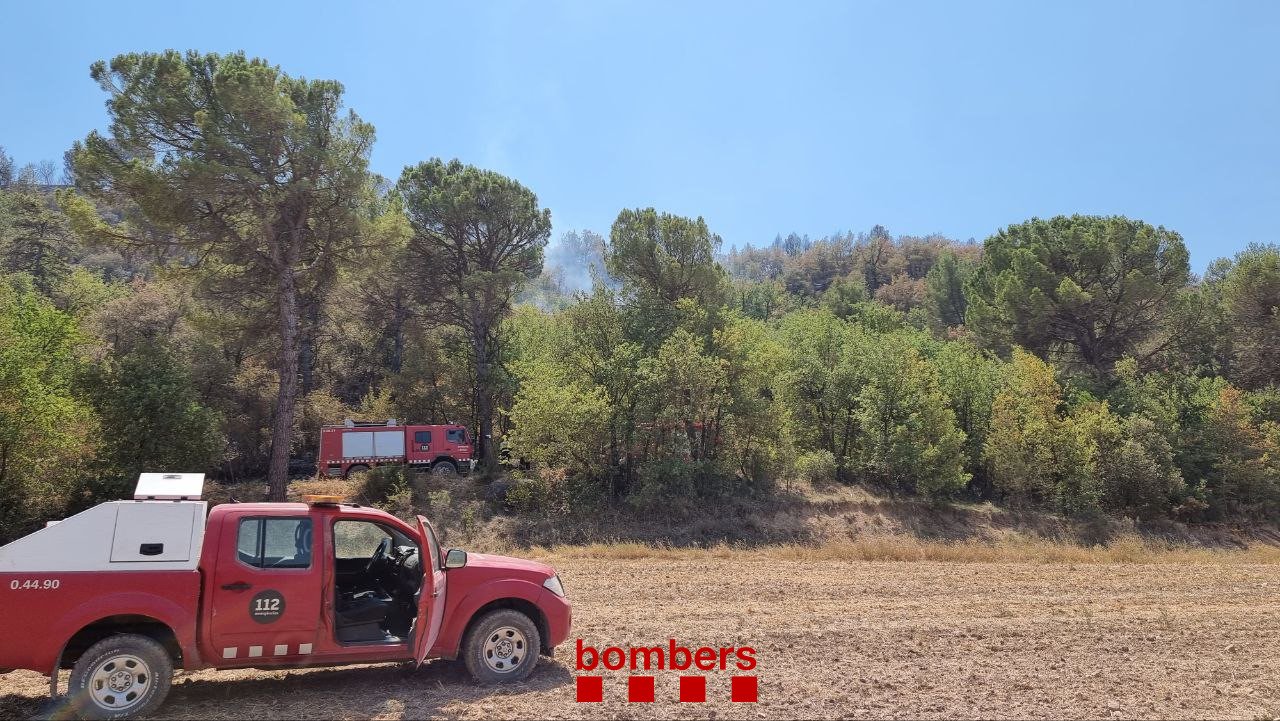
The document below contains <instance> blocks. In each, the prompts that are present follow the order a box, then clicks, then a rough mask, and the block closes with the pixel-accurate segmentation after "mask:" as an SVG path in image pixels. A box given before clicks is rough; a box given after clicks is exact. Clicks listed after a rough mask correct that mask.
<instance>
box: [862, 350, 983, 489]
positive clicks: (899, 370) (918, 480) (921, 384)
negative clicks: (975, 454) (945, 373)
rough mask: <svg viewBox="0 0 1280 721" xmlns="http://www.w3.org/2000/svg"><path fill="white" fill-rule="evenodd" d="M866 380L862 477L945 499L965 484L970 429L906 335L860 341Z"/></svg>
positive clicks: (891, 486) (967, 475)
mask: <svg viewBox="0 0 1280 721" xmlns="http://www.w3.org/2000/svg"><path fill="white" fill-rule="evenodd" d="M860 345H861V349H862V351H863V357H862V359H861V361H862V362H861V364H860V365H861V369H862V372H863V373H864V374H865V378H866V381H865V383H864V385H863V386H862V389H861V391H860V392H859V394H858V397H857V406H858V409H859V410H858V413H857V415H856V422H857V425H858V428H859V431H860V433H859V439H858V444H857V445H858V464H859V472H860V475H861V476H862V478H863V479H865V480H868V481H870V482H872V483H875V484H878V485H881V486H883V487H885V488H888V489H889V490H890V491H891V492H895V493H918V494H920V495H923V496H927V497H930V498H946V497H948V496H951V495H954V494H955V493H956V492H957V491H959V490H960V489H962V488H964V486H965V484H966V483H967V482H968V481H969V478H970V475H969V473H967V472H965V470H964V452H963V450H964V441H965V435H964V432H963V431H961V430H960V429H959V428H957V427H956V422H955V413H954V412H953V411H952V410H951V409H950V408H949V407H948V404H947V397H946V395H945V394H943V392H942V390H941V389H940V388H939V384H938V372H937V369H936V367H934V366H933V365H932V364H931V363H930V362H929V361H928V360H926V359H925V358H924V357H923V356H921V355H920V352H919V351H918V350H917V349H916V347H915V346H914V344H912V343H911V339H910V338H909V337H907V336H904V335H902V334H894V335H889V336H882V337H880V338H876V339H874V340H871V341H864V342H863V343H861V344H860Z"/></svg>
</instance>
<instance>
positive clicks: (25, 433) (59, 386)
mask: <svg viewBox="0 0 1280 721" xmlns="http://www.w3.org/2000/svg"><path fill="white" fill-rule="evenodd" d="M23 278H24V277H23V276H18V278H17V279H16V280H9V281H6V282H0V539H11V538H13V537H15V536H18V535H21V534H22V533H25V532H28V531H30V530H33V527H34V526H36V525H38V524H39V523H40V522H42V521H43V520H46V519H49V518H55V517H59V515H60V514H61V513H62V512H63V511H64V510H65V509H66V508H67V507H68V506H71V505H73V504H76V503H78V502H79V500H80V499H79V494H80V492H81V490H82V482H83V480H84V478H85V473H86V470H87V469H86V467H85V466H86V461H87V459H89V458H90V457H91V456H92V453H93V450H94V445H95V442H96V439H97V422H96V419H95V418H94V415H93V411H92V409H91V408H89V407H88V406H87V405H86V404H85V403H84V402H83V401H82V400H81V399H80V396H79V394H78V393H77V392H76V390H75V386H74V381H75V375H76V372H77V369H78V368H79V366H80V363H81V359H80V355H79V354H80V352H81V350H82V348H83V345H84V343H85V338H84V336H83V335H82V334H81V332H80V330H79V329H78V328H77V327H76V323H75V321H74V319H72V318H71V317H70V316H69V315H67V314H66V313H63V312H61V311H59V310H57V309H56V308H54V307H53V306H52V304H51V303H50V302H49V301H48V300H47V299H45V298H44V297H42V296H41V295H40V294H39V293H38V292H36V290H35V289H34V287H33V286H32V284H31V282H30V280H29V279H27V280H24V279H23Z"/></svg>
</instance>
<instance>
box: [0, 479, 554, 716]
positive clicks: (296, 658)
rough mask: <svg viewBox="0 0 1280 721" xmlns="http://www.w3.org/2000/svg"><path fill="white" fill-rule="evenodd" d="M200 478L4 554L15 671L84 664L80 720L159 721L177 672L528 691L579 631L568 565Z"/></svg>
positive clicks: (2, 593) (120, 504)
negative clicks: (410, 675)
mask: <svg viewBox="0 0 1280 721" xmlns="http://www.w3.org/2000/svg"><path fill="white" fill-rule="evenodd" d="M202 483H203V477H202V475H201V474H143V478H142V479H141V480H140V482H139V485H138V492H137V493H136V494H135V500H133V501H114V502H110V503H103V504H100V505H98V506H95V507H93V508H90V509H89V510H87V511H84V512H83V513H80V514H77V515H75V516H72V517H71V518H68V519H66V520H64V521H60V522H56V523H51V524H50V525H48V526H47V527H46V528H43V529H41V530H39V531H37V532H35V533H33V534H31V535H29V536H26V537H23V538H20V539H18V540H16V541H14V542H12V543H10V544H8V545H6V546H2V547H0V608H3V609H4V613H3V614H0V671H5V670H11V669H18V668H22V669H32V670H36V671H40V672H42V673H46V674H49V675H50V690H51V693H52V694H53V695H54V696H55V697H56V696H57V690H58V681H57V678H58V675H57V670H58V669H60V668H70V669H71V670H72V671H71V680H70V687H69V689H68V691H67V700H68V701H69V702H70V703H71V704H72V705H73V708H74V710H75V711H76V712H77V713H79V714H80V715H83V716H87V717H90V718H126V717H129V716H133V715H137V714H144V713H148V712H150V711H154V710H155V709H156V708H157V707H158V706H159V705H160V704H161V703H162V702H163V701H164V697H165V695H166V694H167V693H168V691H169V684H170V680H171V678H172V674H173V670H174V669H175V668H182V669H187V670H192V669H202V668H217V669H226V668H283V667H304V666H321V665H324V666H330V665H337V664H358V663H384V662H389V661H400V662H409V663H414V664H421V663H422V662H423V660H424V659H426V658H450V659H452V658H459V657H461V658H462V659H463V660H464V661H465V663H466V666H467V669H468V670H469V671H470V672H471V674H472V676H474V677H475V678H476V679H477V680H478V681H480V682H483V683H492V682H502V681H516V680H520V679H523V678H525V677H527V676H528V675H529V673H531V672H532V671H533V668H534V666H535V664H536V663H537V661H538V656H539V655H540V654H541V655H550V654H551V653H552V649H553V648H554V647H555V646H557V645H559V644H560V643H561V642H563V641H564V640H565V638H566V637H567V636H568V635H569V623H570V606H569V601H568V600H567V599H566V598H565V594H564V588H563V586H562V585H561V583H560V578H559V576H558V575H557V574H556V572H555V570H554V569H552V568H551V567H550V566H547V565H545V564H542V563H537V562H534V561H525V560H519V559H515V558H506V557H502V556H490V555H481V554H476V553H472V554H467V553H466V552H465V551H462V550H459V549H453V550H449V551H447V552H445V551H444V550H442V549H441V548H440V545H439V543H438V542H437V539H436V534H435V531H434V530H433V529H432V527H431V524H430V523H428V522H427V520H426V519H425V518H423V517H421V516H419V517H418V518H417V523H416V524H415V525H409V524H407V523H404V522H403V521H401V520H400V519H398V518H396V517H395V516H392V515H390V514H388V513H384V512H382V511H380V510H377V509H374V508H364V507H360V506H357V505H352V504H345V503H340V502H338V500H339V499H334V498H327V497H322V498H311V499H309V502H307V503H227V504H222V505H218V506H215V507H213V508H212V509H209V508H208V506H207V503H205V502H204V501H200V500H196V499H198V498H199V487H200V486H201V485H202Z"/></svg>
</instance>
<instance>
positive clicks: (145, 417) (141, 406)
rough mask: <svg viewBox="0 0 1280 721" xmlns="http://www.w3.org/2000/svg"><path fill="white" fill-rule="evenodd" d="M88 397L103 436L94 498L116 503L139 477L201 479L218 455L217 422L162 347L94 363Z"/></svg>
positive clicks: (185, 373) (148, 347) (151, 346)
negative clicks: (191, 474) (179, 473)
mask: <svg viewBox="0 0 1280 721" xmlns="http://www.w3.org/2000/svg"><path fill="white" fill-rule="evenodd" d="M85 382H87V384H88V387H89V397H90V399H91V402H92V404H93V405H94V407H95V408H96V410H97V412H98V417H99V418H100V419H101V421H102V423H103V425H104V426H105V427H106V428H111V429H115V432H112V433H108V434H105V435H104V438H103V442H102V444H101V448H100V451H99V453H98V460H99V461H100V462H101V464H102V467H103V469H104V471H105V473H106V476H107V478H106V479H104V480H105V484H104V485H103V486H102V487H101V488H99V489H95V490H97V491H98V492H99V493H100V494H101V495H102V496H103V497H112V498H118V497H120V495H121V494H123V493H125V492H126V491H127V490H128V484H129V483H130V482H132V481H133V480H134V479H136V478H137V475H138V474H139V473H141V472H143V471H152V470H190V471H207V470H209V469H210V468H211V467H212V466H213V465H214V464H215V463H217V461H219V460H221V455H222V450H223V448H222V434H221V433H220V428H219V418H218V416H217V414H216V413H214V412H213V411H212V410H210V409H209V408H206V407H205V406H204V405H203V404H201V403H200V400H199V398H198V396H197V393H196V390H195V387H194V384H193V383H192V380H191V377H190V375H189V374H188V371H187V369H186V368H185V367H183V366H182V364H181V363H180V362H179V360H178V359H177V358H176V357H175V356H174V354H173V353H172V351H170V350H169V349H168V348H166V347H165V346H164V345H162V344H149V345H146V346H140V347H138V348H136V349H134V350H132V351H130V352H129V353H127V354H125V355H123V356H118V357H117V356H112V357H108V358H105V359H103V360H102V361H100V362H99V363H98V364H97V365H95V367H94V368H93V369H91V370H90V371H88V373H87V374H86V378H85Z"/></svg>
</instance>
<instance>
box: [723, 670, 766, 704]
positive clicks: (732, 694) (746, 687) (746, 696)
mask: <svg viewBox="0 0 1280 721" xmlns="http://www.w3.org/2000/svg"><path fill="white" fill-rule="evenodd" d="M759 696H760V687H759V686H758V685H757V683H756V677H755V676H734V677H733V678H731V679H729V700H730V701H745V702H747V703H755V702H756V700H757V699H758V698H759Z"/></svg>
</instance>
